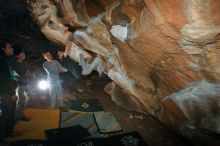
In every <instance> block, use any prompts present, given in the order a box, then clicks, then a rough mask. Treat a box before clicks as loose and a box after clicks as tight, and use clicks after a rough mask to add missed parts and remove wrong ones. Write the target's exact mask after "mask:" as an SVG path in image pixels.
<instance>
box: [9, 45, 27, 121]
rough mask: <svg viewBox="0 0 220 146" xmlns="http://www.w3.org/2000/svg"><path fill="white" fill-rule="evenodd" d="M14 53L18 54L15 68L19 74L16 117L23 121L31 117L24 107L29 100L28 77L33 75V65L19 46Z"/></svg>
mask: <svg viewBox="0 0 220 146" xmlns="http://www.w3.org/2000/svg"><path fill="white" fill-rule="evenodd" d="M14 55H15V56H16V61H15V66H14V68H13V69H14V70H15V72H16V73H17V74H18V78H17V84H18V89H17V95H18V97H19V100H18V104H17V108H16V109H17V112H16V118H17V119H18V120H22V121H30V118H29V117H27V116H26V115H24V109H25V107H26V103H27V101H28V97H29V96H30V94H29V89H28V78H29V76H30V75H31V71H30V69H31V65H30V64H28V63H27V62H25V58H26V57H25V56H26V55H25V53H24V51H23V50H22V49H21V48H20V47H19V46H16V47H15V50H14Z"/></svg>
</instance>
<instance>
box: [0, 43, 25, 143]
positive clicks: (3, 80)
mask: <svg viewBox="0 0 220 146" xmlns="http://www.w3.org/2000/svg"><path fill="white" fill-rule="evenodd" d="M1 48H2V50H3V53H5V55H4V56H0V101H1V106H2V114H1V116H0V142H1V141H3V140H4V138H5V137H9V136H20V135H21V134H22V133H21V132H15V131H14V125H15V118H14V117H15V110H16V101H17V96H16V94H15V89H16V88H17V84H16V81H15V80H14V77H13V72H12V69H11V66H10V65H9V62H8V60H7V58H5V56H7V54H11V50H12V51H13V48H11V47H6V44H4V43H3V44H1ZM12 54H13V53H12Z"/></svg>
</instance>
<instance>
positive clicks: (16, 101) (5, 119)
mask: <svg viewBox="0 0 220 146" xmlns="http://www.w3.org/2000/svg"><path fill="white" fill-rule="evenodd" d="M67 43H70V42H69V40H67ZM0 47H1V50H0V51H1V55H0V102H1V110H2V114H1V115H0V141H1V140H3V139H4V138H6V137H10V136H20V135H22V133H21V132H16V131H14V130H13V129H14V126H15V123H16V121H17V120H23V121H30V120H31V119H30V118H29V117H27V116H25V115H24V108H25V103H26V102H27V97H28V95H29V91H28V80H30V79H31V78H33V77H34V73H33V70H32V66H31V65H29V64H28V63H26V61H25V57H26V56H25V52H24V51H23V50H22V49H21V48H19V46H12V43H11V42H9V41H3V42H2V43H1V46H0ZM70 48H71V46H68V47H67V48H66V50H65V52H62V51H58V52H57V57H58V60H59V62H58V61H57V60H54V59H53V57H52V55H51V53H50V52H49V51H46V52H42V55H43V58H44V59H45V60H46V61H45V62H44V64H43V68H44V70H45V71H46V73H47V81H48V82H49V85H50V86H49V95H50V108H61V109H63V107H64V95H63V91H62V85H61V80H60V77H59V74H60V73H62V72H70V73H71V74H72V75H73V77H74V78H75V79H76V80H79V79H80V75H81V74H82V75H88V74H90V73H91V72H92V70H94V69H96V70H97V71H99V73H100V72H103V68H104V63H103V61H102V59H101V58H100V57H96V58H95V59H94V60H93V61H91V62H90V63H88V62H87V60H85V58H84V56H83V55H82V54H79V56H78V57H79V64H78V63H77V62H75V61H73V60H72V59H70V58H69V57H68V55H67V54H68V51H69V50H70ZM79 65H80V66H81V67H80V66H79Z"/></svg>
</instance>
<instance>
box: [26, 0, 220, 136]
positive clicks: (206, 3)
mask: <svg viewBox="0 0 220 146" xmlns="http://www.w3.org/2000/svg"><path fill="white" fill-rule="evenodd" d="M27 5H28V8H29V11H30V13H31V15H32V18H33V19H34V20H35V22H36V23H37V24H38V25H39V26H40V28H41V31H42V32H43V33H44V34H45V36H46V37H47V38H48V39H49V40H50V41H52V42H54V43H56V44H60V45H63V46H65V44H66V41H67V38H68V36H70V34H71V33H72V34H71V37H72V39H73V42H72V44H71V45H72V48H71V51H70V53H69V56H70V57H71V58H72V59H74V60H76V61H79V56H78V55H77V49H78V50H79V49H80V50H81V52H84V53H87V54H90V57H91V56H94V55H98V56H101V58H102V59H103V61H104V62H105V67H106V68H105V73H106V74H108V76H109V78H111V79H112V80H113V82H114V84H117V86H114V87H117V88H118V86H119V87H121V88H122V89H123V92H124V94H125V95H126V96H127V98H128V99H129V102H130V101H131V102H132V103H134V104H135V105H136V106H138V108H139V109H138V111H142V112H145V113H150V114H152V115H153V116H155V117H156V118H158V119H159V120H160V121H162V122H163V123H165V124H167V125H170V126H173V125H180V124H186V125H187V126H189V127H192V128H196V127H201V128H208V129H210V130H213V131H215V132H220V125H219V123H220V96H219V92H220V84H219V83H220V64H219V61H220V54H219V53H220V49H219V47H220V35H219V33H220V27H219V26H220V25H219V24H220V13H219V10H220V1H219V0H108V1H106V0H27ZM76 47H77V49H76ZM84 57H85V56H84ZM109 93H114V97H115V96H117V95H115V93H117V92H109ZM120 95H121V92H120V94H119V96H120ZM123 98H124V96H123Z"/></svg>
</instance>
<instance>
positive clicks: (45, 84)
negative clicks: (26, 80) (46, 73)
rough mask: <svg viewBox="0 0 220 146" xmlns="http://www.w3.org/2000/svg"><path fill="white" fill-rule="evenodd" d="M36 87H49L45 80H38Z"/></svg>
mask: <svg viewBox="0 0 220 146" xmlns="http://www.w3.org/2000/svg"><path fill="white" fill-rule="evenodd" d="M38 87H39V88H40V89H42V90H46V89H48V88H49V83H48V82H47V81H45V80H42V81H39V83H38Z"/></svg>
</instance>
